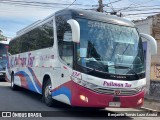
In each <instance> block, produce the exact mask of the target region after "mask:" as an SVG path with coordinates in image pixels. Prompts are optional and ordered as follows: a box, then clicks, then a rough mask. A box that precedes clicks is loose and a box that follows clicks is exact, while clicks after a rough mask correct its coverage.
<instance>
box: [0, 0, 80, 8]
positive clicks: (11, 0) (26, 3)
mask: <svg viewBox="0 0 160 120" xmlns="http://www.w3.org/2000/svg"><path fill="white" fill-rule="evenodd" d="M74 2H75V1H74ZM74 2H73V3H74ZM0 3H1V4H9V5H15V6H17V5H19V6H31V7H43V8H53V7H55V6H56V7H57V6H66V5H67V6H68V5H69V6H71V5H72V4H73V3H72V4H64V3H48V2H47V3H45V2H31V1H16V0H2V1H0ZM74 5H82V4H74Z"/></svg>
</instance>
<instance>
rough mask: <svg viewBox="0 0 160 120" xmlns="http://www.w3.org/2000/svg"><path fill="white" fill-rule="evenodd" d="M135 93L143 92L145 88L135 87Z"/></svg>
mask: <svg viewBox="0 0 160 120" xmlns="http://www.w3.org/2000/svg"><path fill="white" fill-rule="evenodd" d="M136 91H137V92H141V91H145V86H141V87H137V88H136Z"/></svg>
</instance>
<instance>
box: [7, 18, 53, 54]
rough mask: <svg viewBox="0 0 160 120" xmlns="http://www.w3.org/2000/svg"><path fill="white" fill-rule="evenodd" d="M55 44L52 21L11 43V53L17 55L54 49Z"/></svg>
mask: <svg viewBox="0 0 160 120" xmlns="http://www.w3.org/2000/svg"><path fill="white" fill-rule="evenodd" d="M53 42H54V36H53V21H50V22H48V23H45V24H44V25H41V26H39V27H37V28H35V29H33V30H31V31H30V32H28V33H26V34H24V35H22V36H20V37H18V38H16V39H15V40H13V41H11V43H10V53H11V54H17V53H20V52H22V53H23V52H27V51H33V50H38V49H43V48H47V47H52V46H53Z"/></svg>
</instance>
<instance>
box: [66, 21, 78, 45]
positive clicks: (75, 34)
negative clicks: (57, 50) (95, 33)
mask: <svg viewBox="0 0 160 120" xmlns="http://www.w3.org/2000/svg"><path fill="white" fill-rule="evenodd" d="M67 23H68V24H69V25H70V26H71V29H72V41H73V42H76V43H79V42H80V26H79V23H78V22H77V21H76V20H74V19H70V20H68V21H67Z"/></svg>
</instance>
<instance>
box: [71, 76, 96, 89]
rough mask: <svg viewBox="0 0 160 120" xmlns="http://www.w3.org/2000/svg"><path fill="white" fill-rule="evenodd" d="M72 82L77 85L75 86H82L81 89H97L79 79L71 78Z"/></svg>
mask: <svg viewBox="0 0 160 120" xmlns="http://www.w3.org/2000/svg"><path fill="white" fill-rule="evenodd" d="M72 80H73V81H74V82H75V83H77V84H79V85H81V86H83V87H86V88H89V89H93V88H96V87H98V86H97V85H94V84H92V83H89V82H86V81H84V80H81V79H79V78H72Z"/></svg>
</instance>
